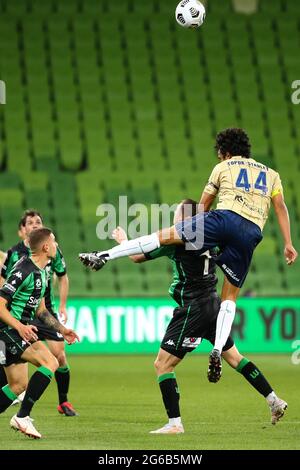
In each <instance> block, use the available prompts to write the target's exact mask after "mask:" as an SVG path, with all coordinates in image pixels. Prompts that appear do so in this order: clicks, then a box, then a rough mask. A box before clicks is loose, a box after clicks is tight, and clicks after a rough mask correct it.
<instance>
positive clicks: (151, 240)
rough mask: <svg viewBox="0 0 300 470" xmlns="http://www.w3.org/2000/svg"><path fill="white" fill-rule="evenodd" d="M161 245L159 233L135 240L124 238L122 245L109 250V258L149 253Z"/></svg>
mask: <svg viewBox="0 0 300 470" xmlns="http://www.w3.org/2000/svg"><path fill="white" fill-rule="evenodd" d="M159 247H160V242H159V238H158V235H157V233H152V234H151V235H145V236H144V237H139V238H135V239H133V240H124V241H123V242H122V243H121V244H120V245H117V246H114V247H113V248H112V249H111V250H108V251H107V253H108V254H109V259H116V258H122V257H124V256H132V255H141V254H143V253H149V252H150V251H153V250H155V249H156V248H159Z"/></svg>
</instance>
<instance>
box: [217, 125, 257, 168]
mask: <svg viewBox="0 0 300 470" xmlns="http://www.w3.org/2000/svg"><path fill="white" fill-rule="evenodd" d="M215 149H216V150H217V152H218V158H219V160H221V161H223V160H227V159H228V158H231V157H238V156H239V157H243V158H250V157H251V144H250V141H249V137H248V135H247V133H246V132H245V131H244V130H243V129H237V128H229V129H225V130H224V131H221V132H219V134H217V137H216V144H215Z"/></svg>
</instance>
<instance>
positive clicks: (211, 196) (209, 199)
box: [198, 165, 220, 212]
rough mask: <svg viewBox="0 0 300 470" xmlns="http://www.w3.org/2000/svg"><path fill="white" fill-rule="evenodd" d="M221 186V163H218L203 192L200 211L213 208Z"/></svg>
mask: <svg viewBox="0 0 300 470" xmlns="http://www.w3.org/2000/svg"><path fill="white" fill-rule="evenodd" d="M219 187H220V169H219V165H216V166H215V168H214V169H213V171H212V173H211V175H210V177H209V179H208V182H207V185H206V186H205V188H204V191H203V193H202V196H201V199H200V201H199V208H198V211H199V212H200V211H202V210H203V209H204V212H208V211H209V209H210V208H211V206H212V204H213V202H214V200H215V197H216V195H217V194H218V192H219ZM202 206H203V209H202Z"/></svg>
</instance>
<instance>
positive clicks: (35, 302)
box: [27, 296, 40, 308]
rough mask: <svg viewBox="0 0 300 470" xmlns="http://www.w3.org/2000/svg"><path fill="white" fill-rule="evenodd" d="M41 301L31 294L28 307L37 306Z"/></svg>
mask: <svg viewBox="0 0 300 470" xmlns="http://www.w3.org/2000/svg"><path fill="white" fill-rule="evenodd" d="M39 303H40V299H36V298H35V297H33V296H31V297H29V300H28V302H27V305H28V307H33V308H35V307H37V306H38V304H39Z"/></svg>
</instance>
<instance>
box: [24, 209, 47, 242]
mask: <svg viewBox="0 0 300 470" xmlns="http://www.w3.org/2000/svg"><path fill="white" fill-rule="evenodd" d="M20 225H22V227H23V230H22V233H24V234H25V237H24V238H27V237H28V236H29V234H30V233H31V232H32V230H37V229H38V228H42V227H43V218H42V216H41V214H40V212H38V211H37V210H35V209H27V210H26V211H25V212H24V214H23V215H22V217H21V220H20Z"/></svg>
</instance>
